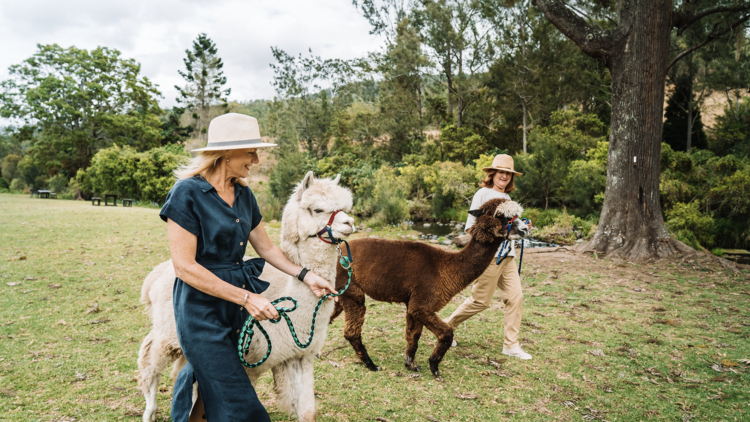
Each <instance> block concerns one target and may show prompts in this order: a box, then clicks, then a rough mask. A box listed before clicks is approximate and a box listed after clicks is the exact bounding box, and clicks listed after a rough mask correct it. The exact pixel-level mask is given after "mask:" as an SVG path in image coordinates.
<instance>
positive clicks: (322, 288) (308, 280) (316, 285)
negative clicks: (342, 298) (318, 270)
mask: <svg viewBox="0 0 750 422" xmlns="http://www.w3.org/2000/svg"><path fill="white" fill-rule="evenodd" d="M305 284H307V285H308V286H310V290H311V291H312V292H313V294H314V295H315V296H317V297H323V296H324V295H326V294H328V293H333V294H337V293H338V292H337V291H336V290H334V289H333V287H332V286H331V284H330V283H328V281H326V279H324V278H323V277H321V276H319V275H317V274H315V273H314V272H312V271H310V272H308V273H307V274H305ZM328 299H333V300H335V301H336V302H338V301H339V298H338V297H333V298H330V297H329V298H328Z"/></svg>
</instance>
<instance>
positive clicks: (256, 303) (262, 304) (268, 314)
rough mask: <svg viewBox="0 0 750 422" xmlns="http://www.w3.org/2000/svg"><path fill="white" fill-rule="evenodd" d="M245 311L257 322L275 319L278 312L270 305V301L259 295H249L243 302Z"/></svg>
mask: <svg viewBox="0 0 750 422" xmlns="http://www.w3.org/2000/svg"><path fill="white" fill-rule="evenodd" d="M245 309H246V310H247V312H249V313H250V315H251V316H252V317H253V318H255V319H256V320H258V321H265V320H267V319H276V318H278V317H279V312H278V311H277V310H276V308H274V307H273V305H271V301H270V300H268V299H266V298H265V297H263V296H261V295H256V294H255V293H250V295H249V296H248V297H247V302H245Z"/></svg>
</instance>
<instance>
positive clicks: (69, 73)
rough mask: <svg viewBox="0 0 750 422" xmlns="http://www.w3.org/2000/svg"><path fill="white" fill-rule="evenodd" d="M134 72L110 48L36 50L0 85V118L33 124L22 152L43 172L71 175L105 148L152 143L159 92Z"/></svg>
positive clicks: (133, 67)
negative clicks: (27, 144)
mask: <svg viewBox="0 0 750 422" xmlns="http://www.w3.org/2000/svg"><path fill="white" fill-rule="evenodd" d="M140 71H141V68H140V65H139V64H138V63H136V62H135V61H134V60H132V59H123V58H121V57H120V52H119V51H117V50H111V49H108V48H105V47H99V48H96V49H94V50H91V51H87V50H81V49H78V48H75V47H70V48H67V49H65V48H61V47H59V46H58V45H56V44H53V45H39V46H38V50H37V52H36V53H35V54H34V55H33V56H32V57H30V58H28V59H26V60H24V61H23V63H22V64H18V65H13V66H11V67H10V69H9V74H10V79H8V80H5V81H3V82H2V83H1V84H0V87H1V88H2V91H1V92H0V115H2V116H3V117H6V118H17V119H22V120H24V121H26V122H35V123H33V124H31V123H30V125H31V126H30V128H33V131H32V132H33V133H34V135H33V136H32V137H31V141H32V142H31V149H30V150H29V154H30V155H32V156H33V157H34V160H35V162H36V163H37V164H38V165H39V166H40V167H42V168H43V169H44V170H45V171H47V172H50V173H51V174H55V173H57V172H58V171H65V172H66V173H67V174H75V173H76V171H77V170H78V169H81V168H86V167H87V166H88V164H89V162H90V160H91V158H92V156H93V155H94V154H95V153H96V151H98V150H99V149H100V148H104V147H107V146H109V145H111V144H118V145H122V146H125V145H130V146H132V147H134V148H136V149H138V150H147V149H149V148H152V147H155V146H158V145H159V144H160V141H161V131H160V129H159V128H160V126H161V123H160V121H159V116H160V115H161V114H162V111H161V109H160V108H159V106H158V104H157V102H156V97H157V96H159V95H160V93H159V91H158V90H157V89H156V87H155V86H154V85H153V84H152V83H151V82H150V81H149V80H148V79H147V78H144V77H141V76H140Z"/></svg>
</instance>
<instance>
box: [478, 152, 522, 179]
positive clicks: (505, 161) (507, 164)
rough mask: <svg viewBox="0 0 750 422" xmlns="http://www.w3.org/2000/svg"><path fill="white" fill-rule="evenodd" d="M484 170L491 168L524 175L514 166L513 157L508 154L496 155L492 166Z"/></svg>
mask: <svg viewBox="0 0 750 422" xmlns="http://www.w3.org/2000/svg"><path fill="white" fill-rule="evenodd" d="M482 170H484V171H490V170H503V171H507V172H508V173H513V174H516V175H518V176H523V173H519V172H517V171H516V170H514V168H513V157H511V156H510V155H508V154H498V155H496V156H495V159H494V160H492V167H484V168H483V169H482Z"/></svg>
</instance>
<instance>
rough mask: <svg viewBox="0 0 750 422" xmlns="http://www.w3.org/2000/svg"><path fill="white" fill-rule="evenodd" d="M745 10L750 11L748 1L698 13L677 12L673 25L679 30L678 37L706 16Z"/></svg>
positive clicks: (674, 15)
mask: <svg viewBox="0 0 750 422" xmlns="http://www.w3.org/2000/svg"><path fill="white" fill-rule="evenodd" d="M745 10H750V2H748V1H743V2H740V3H737V4H733V5H731V6H716V7H712V8H708V9H703V10H701V11H700V12H697V13H684V12H679V11H675V12H674V14H673V18H672V25H673V26H674V28H677V35H682V33H683V32H684V31H685V30H686V29H687V27H688V26H690V25H692V24H693V23H695V22H697V21H699V20H701V19H703V18H705V17H706V16H709V15H713V14H716V13H724V12H744V11H745Z"/></svg>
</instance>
